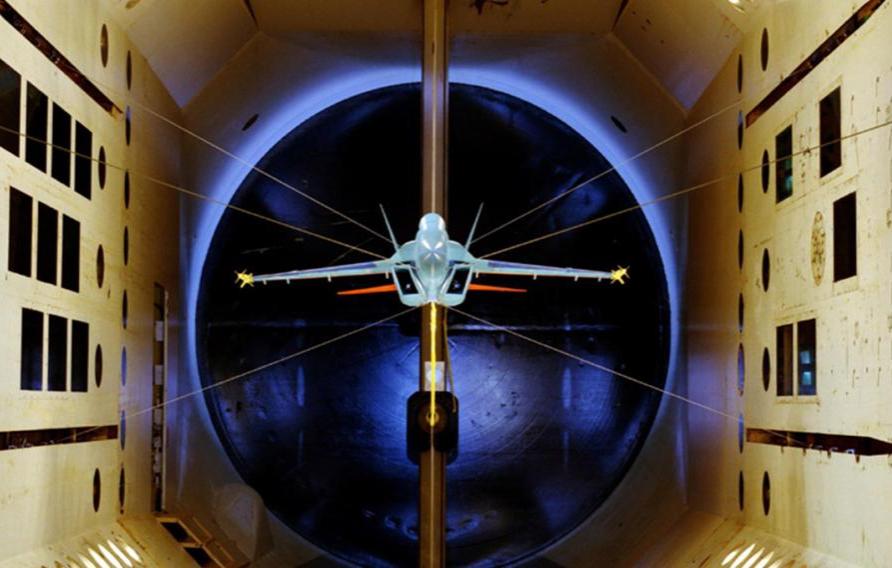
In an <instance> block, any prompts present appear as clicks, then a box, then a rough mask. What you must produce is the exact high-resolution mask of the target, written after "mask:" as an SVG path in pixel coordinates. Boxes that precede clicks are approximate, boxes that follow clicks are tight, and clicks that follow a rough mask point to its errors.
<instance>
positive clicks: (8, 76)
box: [0, 61, 22, 156]
mask: <svg viewBox="0 0 892 568" xmlns="http://www.w3.org/2000/svg"><path fill="white" fill-rule="evenodd" d="M21 104H22V77H21V75H19V74H18V73H16V72H15V70H13V68H12V67H10V66H9V65H7V64H6V63H4V62H3V61H0V127H3V129H0V148H3V149H4V150H6V151H8V152H12V153H13V154H15V155H16V156H18V155H19V132H20V128H21V126H20V123H19V120H20V115H21ZM6 128H8V129H9V130H4V129H6ZM10 130H11V131H12V132H10Z"/></svg>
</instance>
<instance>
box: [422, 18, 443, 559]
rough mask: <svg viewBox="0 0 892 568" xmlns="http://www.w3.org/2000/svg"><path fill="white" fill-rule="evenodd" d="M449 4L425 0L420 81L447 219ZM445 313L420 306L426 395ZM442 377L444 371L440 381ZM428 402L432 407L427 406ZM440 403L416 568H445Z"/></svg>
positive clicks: (432, 164)
mask: <svg viewBox="0 0 892 568" xmlns="http://www.w3.org/2000/svg"><path fill="white" fill-rule="evenodd" d="M446 1H447V0H424V43H423V44H422V45H423V52H424V53H423V57H422V59H423V69H422V80H421V92H422V95H421V106H422V108H421V116H422V121H421V122H422V156H423V158H422V188H421V196H422V197H421V207H422V211H421V213H422V214H425V213H438V214H440V215H441V216H442V217H443V218H444V219H445V218H446V142H447V136H446V134H447V133H446V127H447V118H446V117H447V110H448V95H449V82H448V76H447V64H448V53H447V51H448V34H447V31H446ZM445 326H446V309H445V308H444V307H439V306H434V305H432V304H427V305H425V306H423V307H422V318H421V349H420V350H419V354H420V365H419V383H420V385H419V386H420V388H419V390H421V391H422V392H431V397H430V401H434V399H435V392H436V391H439V390H445V388H444V387H445V378H446V377H445V364H443V361H445V356H444V355H445V347H446V341H445V337H446V336H445ZM438 373H442V374H441V375H440V378H441V379H442V380H438V379H437V377H438ZM428 404H430V403H428ZM436 408H437V407H436V405H434V406H433V407H432V408H431V407H429V409H428V412H429V413H430V424H429V425H428V428H429V431H430V444H429V446H428V449H427V451H424V452H422V453H421V454H420V456H419V464H418V471H419V475H418V479H419V490H418V544H419V557H418V565H419V566H421V567H424V568H439V567H442V566H445V565H446V459H447V456H446V454H445V453H444V452H442V451H440V450H438V449H437V448H435V447H434V431H435V430H436V426H437V421H444V420H446V418H447V417H446V413H445V412H442V411H441V412H438V411H437V409H436Z"/></svg>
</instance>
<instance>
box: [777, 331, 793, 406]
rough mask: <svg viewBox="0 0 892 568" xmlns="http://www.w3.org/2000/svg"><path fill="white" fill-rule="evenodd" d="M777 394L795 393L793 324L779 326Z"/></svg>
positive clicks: (789, 394)
mask: <svg viewBox="0 0 892 568" xmlns="http://www.w3.org/2000/svg"><path fill="white" fill-rule="evenodd" d="M776 353H777V366H776V367H777V395H778V396H792V394H793V324H787V325H782V326H780V327H778V328H777V351H776Z"/></svg>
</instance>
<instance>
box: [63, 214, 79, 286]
mask: <svg viewBox="0 0 892 568" xmlns="http://www.w3.org/2000/svg"><path fill="white" fill-rule="evenodd" d="M80 264H81V224H80V223H78V222H77V221H75V220H74V219H72V218H71V217H69V216H68V215H63V216H62V287H63V288H67V289H68V290H71V291H73V292H78V291H79V290H80V274H81V270H80Z"/></svg>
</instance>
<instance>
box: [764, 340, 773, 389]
mask: <svg viewBox="0 0 892 568" xmlns="http://www.w3.org/2000/svg"><path fill="white" fill-rule="evenodd" d="M770 384H771V354H770V353H768V348H767V347H766V348H765V349H763V350H762V386H763V387H764V388H765V392H768V386H769V385H770Z"/></svg>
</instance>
